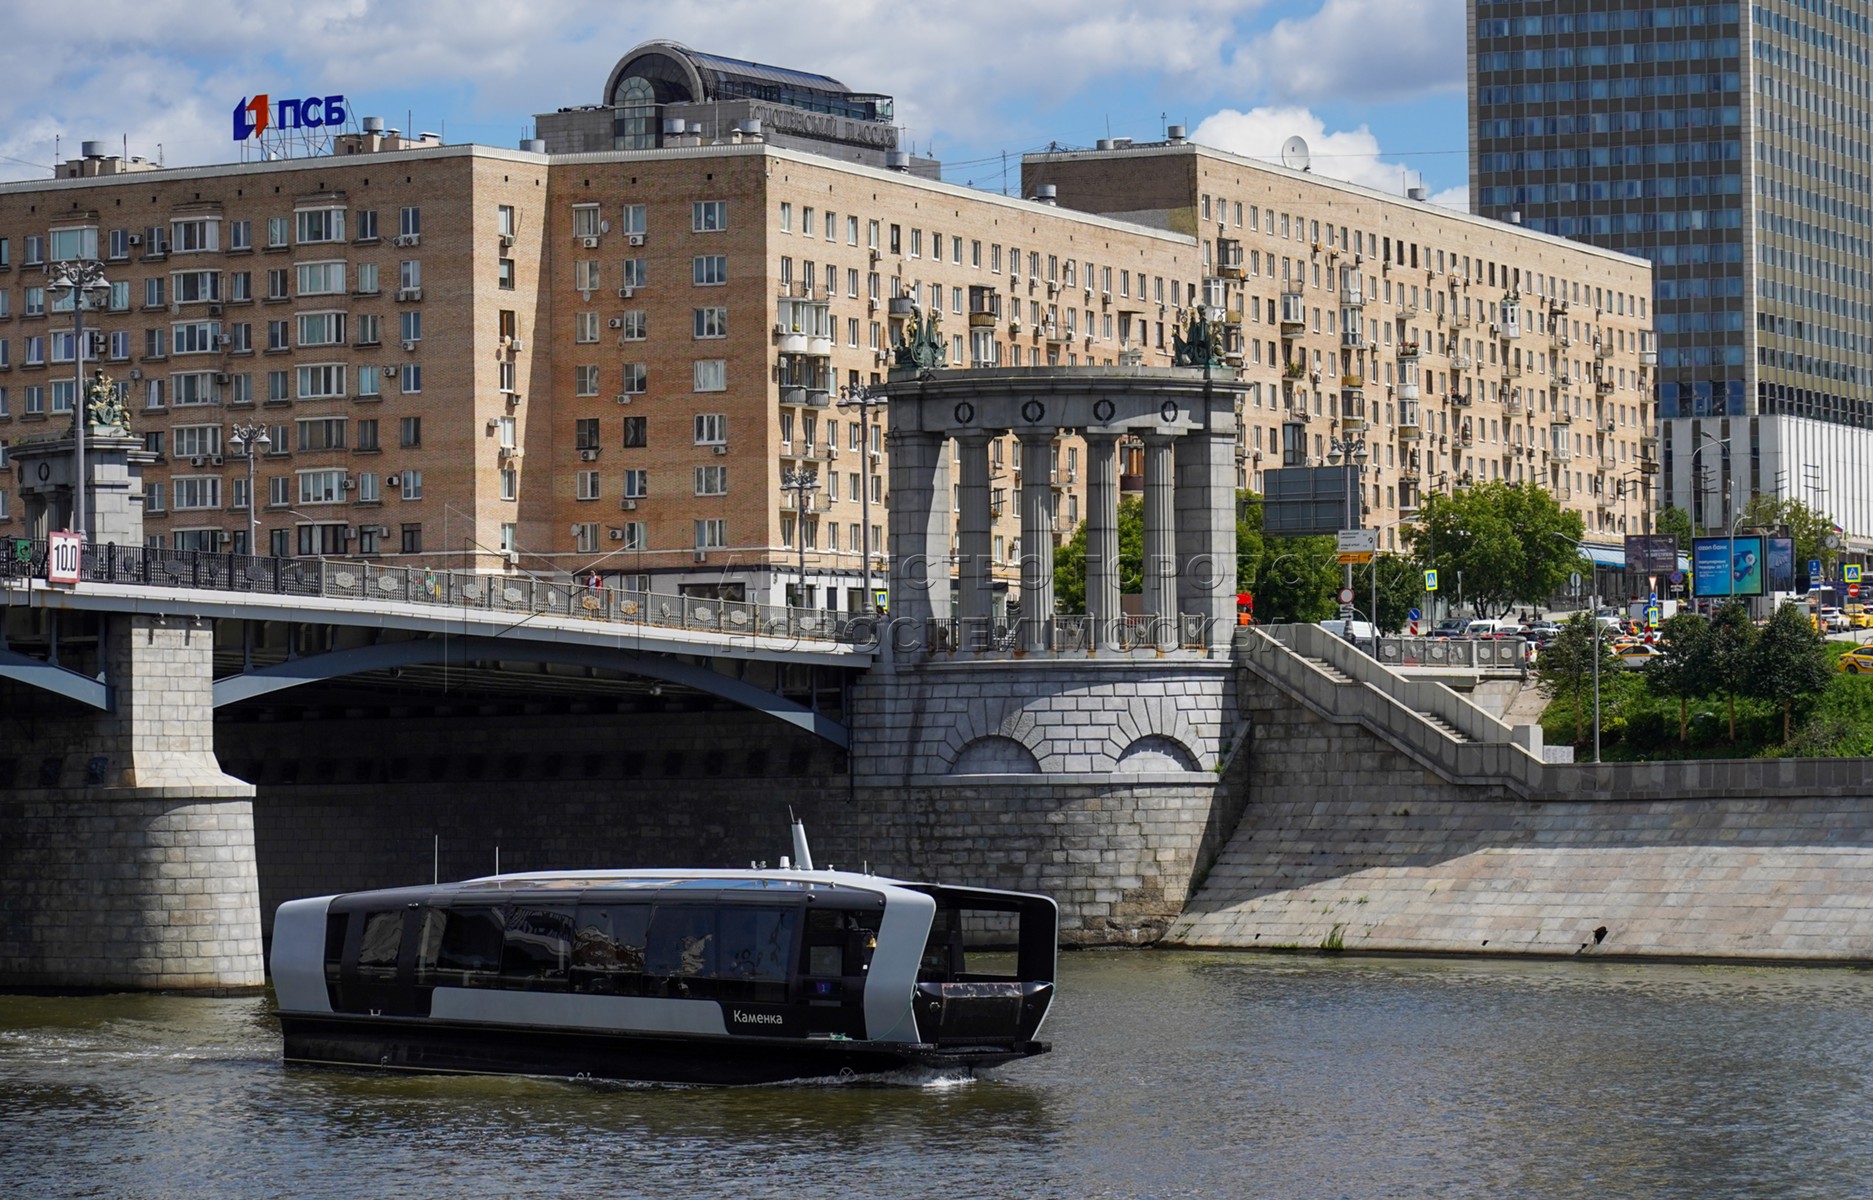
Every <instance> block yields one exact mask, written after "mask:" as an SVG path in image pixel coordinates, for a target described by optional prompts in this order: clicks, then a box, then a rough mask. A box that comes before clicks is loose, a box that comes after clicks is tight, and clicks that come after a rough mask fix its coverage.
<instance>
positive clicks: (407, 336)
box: [397, 308, 423, 343]
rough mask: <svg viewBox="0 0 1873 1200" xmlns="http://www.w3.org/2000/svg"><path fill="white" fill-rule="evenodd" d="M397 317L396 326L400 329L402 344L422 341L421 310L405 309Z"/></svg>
mask: <svg viewBox="0 0 1873 1200" xmlns="http://www.w3.org/2000/svg"><path fill="white" fill-rule="evenodd" d="M397 317H398V321H397V324H398V325H399V326H400V327H401V329H402V332H403V340H404V342H406V343H409V342H420V341H422V340H423V310H422V309H420V308H410V309H405V310H404V311H403V312H401V313H398V314H397Z"/></svg>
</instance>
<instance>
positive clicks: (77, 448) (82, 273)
mask: <svg viewBox="0 0 1873 1200" xmlns="http://www.w3.org/2000/svg"><path fill="white" fill-rule="evenodd" d="M52 271H53V274H52V278H51V280H50V281H49V282H48V283H47V284H46V291H47V292H49V293H51V294H52V295H54V296H63V295H66V294H68V293H69V294H70V296H71V298H72V361H73V363H74V364H75V371H76V374H75V376H74V380H73V390H72V472H73V474H72V521H71V529H72V532H74V533H76V534H77V535H78V536H79V538H80V539H84V538H86V537H87V536H88V531H87V529H86V513H85V426H86V424H87V423H88V422H89V421H90V419H91V414H90V413H88V412H86V411H85V309H86V308H87V307H91V308H103V307H104V306H105V305H107V304H108V303H110V295H111V285H110V284H109V283H108V282H107V281H106V280H105V278H104V264H103V263H101V262H98V261H97V260H96V259H71V260H68V261H65V262H59V263H55V264H53V267H52ZM80 544H81V545H82V544H83V543H82V540H81V542H80Z"/></svg>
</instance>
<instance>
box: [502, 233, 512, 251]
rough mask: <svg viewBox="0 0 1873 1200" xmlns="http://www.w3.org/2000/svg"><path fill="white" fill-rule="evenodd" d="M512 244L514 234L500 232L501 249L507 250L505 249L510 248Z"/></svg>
mask: <svg viewBox="0 0 1873 1200" xmlns="http://www.w3.org/2000/svg"><path fill="white" fill-rule="evenodd" d="M513 245H514V235H513V234H511V233H504V234H502V235H501V249H503V250H507V249H511V248H512V247H513Z"/></svg>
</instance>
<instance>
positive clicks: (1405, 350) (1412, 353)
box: [1398, 342, 1418, 362]
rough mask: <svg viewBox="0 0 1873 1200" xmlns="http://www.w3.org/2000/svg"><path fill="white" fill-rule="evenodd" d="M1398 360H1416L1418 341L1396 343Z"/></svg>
mask: <svg viewBox="0 0 1873 1200" xmlns="http://www.w3.org/2000/svg"><path fill="white" fill-rule="evenodd" d="M1398 361H1399V362H1417V361H1418V343H1416V342H1400V343H1398Z"/></svg>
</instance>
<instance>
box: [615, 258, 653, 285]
mask: <svg viewBox="0 0 1873 1200" xmlns="http://www.w3.org/2000/svg"><path fill="white" fill-rule="evenodd" d="M649 281H650V265H649V263H648V262H647V261H646V260H644V259H641V258H627V259H625V260H624V275H623V277H622V278H621V279H619V280H618V286H619V287H627V288H641V287H643V286H644V285H645V284H646V283H648V282H649Z"/></svg>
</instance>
